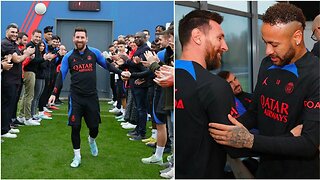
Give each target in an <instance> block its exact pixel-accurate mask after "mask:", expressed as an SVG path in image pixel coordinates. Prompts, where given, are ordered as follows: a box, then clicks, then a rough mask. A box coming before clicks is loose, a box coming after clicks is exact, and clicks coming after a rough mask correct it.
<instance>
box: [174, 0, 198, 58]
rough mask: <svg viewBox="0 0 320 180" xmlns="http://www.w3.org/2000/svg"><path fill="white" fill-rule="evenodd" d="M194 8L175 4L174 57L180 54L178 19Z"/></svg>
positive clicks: (178, 56)
mask: <svg viewBox="0 0 320 180" xmlns="http://www.w3.org/2000/svg"><path fill="white" fill-rule="evenodd" d="M192 10H194V8H191V7H185V6H180V5H175V19H174V20H175V21H174V23H175V28H174V31H175V32H174V33H175V49H176V50H175V58H176V59H179V58H180V56H181V44H180V41H179V34H178V27H179V21H180V19H182V17H183V16H185V15H186V14H188V13H189V12H191V11H192Z"/></svg>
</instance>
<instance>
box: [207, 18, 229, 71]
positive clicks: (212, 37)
mask: <svg viewBox="0 0 320 180" xmlns="http://www.w3.org/2000/svg"><path fill="white" fill-rule="evenodd" d="M209 25H210V28H209V30H208V32H206V37H205V48H206V55H205V61H206V65H207V69H208V70H212V69H217V68H219V67H220V65H221V58H222V54H223V53H224V52H226V51H228V46H227V43H226V41H225V39H224V32H223V30H222V28H221V26H220V25H219V24H218V23H216V22H215V21H212V20H210V22H209Z"/></svg>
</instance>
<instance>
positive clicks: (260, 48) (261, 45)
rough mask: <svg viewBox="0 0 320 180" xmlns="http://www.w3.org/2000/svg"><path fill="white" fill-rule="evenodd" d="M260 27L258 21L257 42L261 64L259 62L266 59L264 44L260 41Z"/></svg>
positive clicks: (260, 21)
mask: <svg viewBox="0 0 320 180" xmlns="http://www.w3.org/2000/svg"><path fill="white" fill-rule="evenodd" d="M261 26H262V20H261V19H259V20H258V40H259V52H258V53H259V63H261V60H262V59H263V58H265V57H266V51H265V49H266V44H265V43H264V41H263V40H262V35H261Z"/></svg>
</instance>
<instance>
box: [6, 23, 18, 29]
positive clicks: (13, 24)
mask: <svg viewBox="0 0 320 180" xmlns="http://www.w3.org/2000/svg"><path fill="white" fill-rule="evenodd" d="M10 28H15V29H18V26H17V24H15V23H11V24H9V25H8V26H7V28H6V30H8V29H10Z"/></svg>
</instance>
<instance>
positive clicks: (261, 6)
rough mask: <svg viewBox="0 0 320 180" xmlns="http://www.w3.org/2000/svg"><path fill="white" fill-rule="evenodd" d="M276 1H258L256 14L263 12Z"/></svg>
mask: <svg viewBox="0 0 320 180" xmlns="http://www.w3.org/2000/svg"><path fill="white" fill-rule="evenodd" d="M276 3H277V2H276V1H258V14H264V13H265V12H266V10H267V9H268V8H269V7H270V6H272V5H274V4H276Z"/></svg>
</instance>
